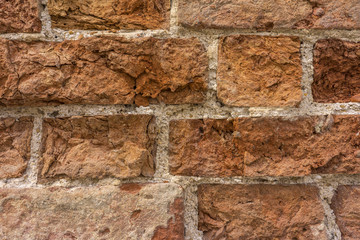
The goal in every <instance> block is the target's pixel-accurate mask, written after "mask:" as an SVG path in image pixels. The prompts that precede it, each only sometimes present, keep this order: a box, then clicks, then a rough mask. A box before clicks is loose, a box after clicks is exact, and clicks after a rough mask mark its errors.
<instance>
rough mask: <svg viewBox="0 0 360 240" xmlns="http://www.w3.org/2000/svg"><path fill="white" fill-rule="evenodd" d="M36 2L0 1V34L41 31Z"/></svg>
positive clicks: (19, 0) (28, 0) (35, 0)
mask: <svg viewBox="0 0 360 240" xmlns="http://www.w3.org/2000/svg"><path fill="white" fill-rule="evenodd" d="M38 7H39V2H38V0H26V1H23V0H11V1H9V0H0V33H19V32H24V33H34V32H40V31H41V21H40V18H39V15H40V14H39V8H38Z"/></svg>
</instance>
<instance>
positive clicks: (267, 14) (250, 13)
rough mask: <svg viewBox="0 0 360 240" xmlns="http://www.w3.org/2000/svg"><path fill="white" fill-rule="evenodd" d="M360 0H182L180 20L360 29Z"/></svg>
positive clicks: (238, 25)
mask: <svg viewBox="0 0 360 240" xmlns="http://www.w3.org/2000/svg"><path fill="white" fill-rule="evenodd" d="M359 12H360V2H359V1H357V0H311V1H309V0H298V1H288V0H258V1H248V0H214V1H209V0H181V1H180V3H179V22H180V23H181V24H182V25H184V26H189V27H196V28H204V27H210V28H241V29H242V28H251V29H261V30H263V29H266V30H270V29H286V28H287V29H310V28H312V29H359V28H360V14H359Z"/></svg>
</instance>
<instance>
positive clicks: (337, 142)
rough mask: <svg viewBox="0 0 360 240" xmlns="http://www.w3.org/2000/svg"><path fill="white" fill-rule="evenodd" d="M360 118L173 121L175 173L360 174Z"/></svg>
mask: <svg viewBox="0 0 360 240" xmlns="http://www.w3.org/2000/svg"><path fill="white" fill-rule="evenodd" d="M359 129H360V117H359V116H351V115H349V116H328V117H325V116H313V117H310V116H309V117H293V118H288V119H286V118H281V117H262V118H238V119H229V120H226V119H219V120H215V119H204V120H197V119H196V120H175V121H171V122H170V137H169V141H170V143H169V151H170V171H171V173H172V174H174V175H186V176H190V175H193V176H213V177H228V176H252V177H253V176H305V175H309V174H340V173H345V174H359V173H360V167H359V166H360V158H359V157H358V154H357V152H358V151H359V150H360V148H359V146H360V135H359Z"/></svg>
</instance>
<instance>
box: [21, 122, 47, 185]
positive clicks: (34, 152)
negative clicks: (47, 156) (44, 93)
mask: <svg viewBox="0 0 360 240" xmlns="http://www.w3.org/2000/svg"><path fill="white" fill-rule="evenodd" d="M42 123H43V118H42V117H41V116H35V117H34V128H33V132H32V136H31V157H30V160H29V163H28V166H27V169H26V172H25V176H26V180H25V181H26V184H27V185H29V186H35V185H36V184H37V176H38V171H39V169H38V162H39V157H40V144H41V137H42Z"/></svg>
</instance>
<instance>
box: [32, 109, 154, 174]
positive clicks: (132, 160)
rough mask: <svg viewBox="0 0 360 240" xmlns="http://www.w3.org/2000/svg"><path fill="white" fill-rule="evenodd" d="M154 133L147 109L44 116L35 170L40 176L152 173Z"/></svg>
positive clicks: (151, 117) (152, 122) (151, 118)
mask: <svg viewBox="0 0 360 240" xmlns="http://www.w3.org/2000/svg"><path fill="white" fill-rule="evenodd" d="M155 137H156V133H155V118H154V117H153V116H151V115H118V116H93V117H70V118H56V119H51V118H48V119H45V120H44V123H43V138H42V143H41V154H42V155H41V160H40V169H41V170H40V171H41V172H39V176H40V178H41V179H42V180H50V179H56V178H63V177H66V178H70V179H83V178H91V179H101V178H104V177H117V178H130V177H138V176H152V175H153V173H154V168H155V167H154V158H155V153H156V148H155Z"/></svg>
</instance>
